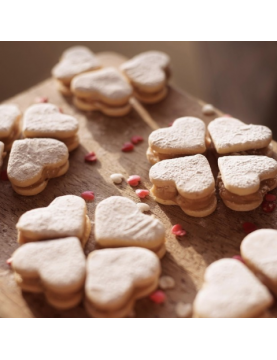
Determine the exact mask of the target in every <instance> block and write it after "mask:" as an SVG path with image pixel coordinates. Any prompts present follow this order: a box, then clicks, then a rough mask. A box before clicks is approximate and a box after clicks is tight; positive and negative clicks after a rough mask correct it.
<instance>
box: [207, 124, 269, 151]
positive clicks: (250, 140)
mask: <svg viewBox="0 0 277 360" xmlns="http://www.w3.org/2000/svg"><path fill="white" fill-rule="evenodd" d="M208 130H209V133H210V135H211V138H212V140H213V143H214V146H215V148H216V151H217V152H218V153H219V154H228V153H230V152H240V151H247V150H253V149H261V148H264V147H266V146H268V145H269V143H270V142H271V140H272V131H271V130H270V129H269V128H268V127H266V126H263V125H252V124H250V125H247V124H245V123H243V122H242V121H240V120H238V119H234V118H230V117H220V118H217V119H215V120H213V121H212V122H210V124H209V125H208Z"/></svg>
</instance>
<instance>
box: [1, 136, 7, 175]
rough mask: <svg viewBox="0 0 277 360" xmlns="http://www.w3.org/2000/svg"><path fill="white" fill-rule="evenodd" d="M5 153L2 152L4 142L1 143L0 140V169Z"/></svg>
mask: <svg viewBox="0 0 277 360" xmlns="http://www.w3.org/2000/svg"><path fill="white" fill-rule="evenodd" d="M5 155H6V153H5V152H4V143H2V141H0V169H1V166H2V164H3V159H4V157H5Z"/></svg>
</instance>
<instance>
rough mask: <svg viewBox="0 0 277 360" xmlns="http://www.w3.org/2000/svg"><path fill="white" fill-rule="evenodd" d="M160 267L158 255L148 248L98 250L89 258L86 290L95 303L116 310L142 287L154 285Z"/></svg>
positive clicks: (93, 303) (88, 296)
mask: <svg viewBox="0 0 277 360" xmlns="http://www.w3.org/2000/svg"><path fill="white" fill-rule="evenodd" d="M160 271H161V266H160V261H159V259H158V257H157V255H155V254H154V253H153V252H152V251H149V250H147V249H142V248H138V247H127V248H119V249H103V250H96V251H93V252H92V253H90V255H89V256H88V259H87V278H86V284H85V294H86V297H87V298H88V299H89V301H90V302H91V304H92V305H95V306H96V307H98V308H100V309H103V310H109V309H110V310H114V309H116V308H120V307H122V306H123V305H124V304H125V303H126V301H128V300H129V299H130V298H132V295H135V294H134V293H135V291H136V290H139V288H141V287H148V286H150V285H152V284H153V282H155V281H156V280H157V279H158V277H159V275H160Z"/></svg>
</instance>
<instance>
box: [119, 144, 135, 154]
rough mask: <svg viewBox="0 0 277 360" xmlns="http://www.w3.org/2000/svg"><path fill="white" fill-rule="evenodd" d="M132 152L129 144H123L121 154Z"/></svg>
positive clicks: (132, 147)
mask: <svg viewBox="0 0 277 360" xmlns="http://www.w3.org/2000/svg"><path fill="white" fill-rule="evenodd" d="M133 150H134V145H133V144H132V143H131V142H126V143H125V144H123V146H122V148H121V151H123V152H130V151H133Z"/></svg>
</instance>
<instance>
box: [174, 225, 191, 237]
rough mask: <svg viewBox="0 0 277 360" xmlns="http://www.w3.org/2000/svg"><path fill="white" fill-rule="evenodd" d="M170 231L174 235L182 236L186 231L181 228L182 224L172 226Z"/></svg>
mask: <svg viewBox="0 0 277 360" xmlns="http://www.w3.org/2000/svg"><path fill="white" fill-rule="evenodd" d="M171 233H172V234H173V235H176V236H184V235H186V233H187V232H186V230H184V229H183V228H182V225H180V224H176V225H174V226H173V227H172V229H171Z"/></svg>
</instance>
